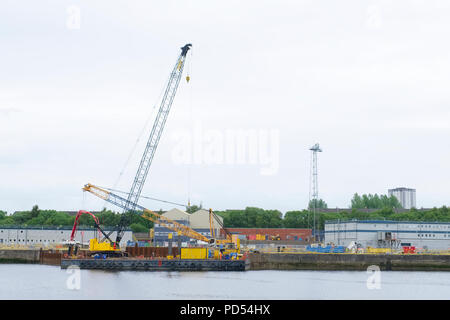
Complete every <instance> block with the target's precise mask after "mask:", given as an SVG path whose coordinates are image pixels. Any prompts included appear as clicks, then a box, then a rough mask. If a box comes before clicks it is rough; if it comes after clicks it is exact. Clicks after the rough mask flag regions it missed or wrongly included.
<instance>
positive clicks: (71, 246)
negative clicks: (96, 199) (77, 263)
mask: <svg viewBox="0 0 450 320" xmlns="http://www.w3.org/2000/svg"><path fill="white" fill-rule="evenodd" d="M83 214H88V215H90V216H91V217H92V218H93V219H94V221H95V227H96V228H97V229H98V231H99V232H101V233H102V230H101V229H100V227H99V225H100V222H99V221H98V218H97V217H96V216H95V215H93V214H92V213H90V212H88V211H85V210H80V211H78V213H77V216H76V217H75V222H74V224H73V228H72V233H71V234H70V241H69V249H68V251H67V254H68V255H69V256H70V255H71V254H72V249H73V248H74V247H75V249H74V252H73V254H74V255H76V254H77V251H78V246H76V242H75V235H76V233H77V226H78V222H79V219H80V217H81V216H82V215H83Z"/></svg>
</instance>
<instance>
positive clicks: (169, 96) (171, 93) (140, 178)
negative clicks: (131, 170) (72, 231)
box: [116, 44, 192, 244]
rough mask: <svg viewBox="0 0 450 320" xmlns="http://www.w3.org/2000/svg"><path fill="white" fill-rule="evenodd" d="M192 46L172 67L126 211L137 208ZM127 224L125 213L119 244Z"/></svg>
mask: <svg viewBox="0 0 450 320" xmlns="http://www.w3.org/2000/svg"><path fill="white" fill-rule="evenodd" d="M191 46H192V45H191V44H186V45H185V46H183V47H182V48H181V54H180V56H179V57H178V59H177V62H176V64H175V66H174V68H173V69H172V72H171V73H170V78H169V81H168V84H167V87H166V89H165V91H164V95H163V98H162V100H161V105H160V107H159V110H158V113H157V115H156V119H155V122H154V123H153V127H152V130H151V132H150V136H149V138H148V142H147V145H146V147H145V150H144V154H143V155H142V158H141V162H140V163H139V167H138V170H137V173H136V176H135V178H134V181H133V185H132V186H131V190H130V193H129V195H128V199H127V200H128V201H127V202H126V203H125V207H123V209H124V211H123V212H124V213H125V212H127V211H130V210H135V209H136V207H137V203H138V201H139V197H140V195H141V191H142V188H143V186H144V183H145V180H146V178H147V175H148V171H149V169H150V166H151V163H152V160H153V157H154V155H155V152H156V148H157V147H158V143H159V140H160V138H161V135H162V132H163V130H164V125H165V123H166V121H167V117H168V115H169V111H170V107H171V106H172V103H173V99H174V97H175V94H176V91H177V89H178V85H179V83H180V79H181V75H182V73H183V68H184V63H185V60H186V54H187V52H188V51H189V49H190V48H191ZM126 225H127V221H126V217H125V215H124V216H122V218H121V220H120V222H119V225H118V228H117V238H116V244H118V243H119V242H120V240H121V239H122V236H123V233H124V230H125V227H126Z"/></svg>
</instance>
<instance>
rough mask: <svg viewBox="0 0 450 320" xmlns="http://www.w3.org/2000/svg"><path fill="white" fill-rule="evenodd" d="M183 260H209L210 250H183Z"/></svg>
mask: <svg viewBox="0 0 450 320" xmlns="http://www.w3.org/2000/svg"><path fill="white" fill-rule="evenodd" d="M181 259H208V249H207V248H181Z"/></svg>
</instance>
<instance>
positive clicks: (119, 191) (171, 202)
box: [98, 186, 186, 207]
mask: <svg viewBox="0 0 450 320" xmlns="http://www.w3.org/2000/svg"><path fill="white" fill-rule="evenodd" d="M98 187H99V188H102V189H105V190H108V191H112V192H118V193H122V194H129V192H126V191H122V190H117V189H113V188H106V187H101V186H98ZM140 198H144V199H150V200H154V201H159V202H165V203H170V204H174V205H177V206H180V207H186V205H185V204H181V203H177V202H173V201H168V200H162V199H158V198H153V197H148V196H140ZM105 201H106V200H105Z"/></svg>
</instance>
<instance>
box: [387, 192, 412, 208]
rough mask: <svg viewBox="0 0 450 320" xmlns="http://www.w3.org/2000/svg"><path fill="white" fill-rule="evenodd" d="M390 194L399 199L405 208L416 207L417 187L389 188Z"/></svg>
mask: <svg viewBox="0 0 450 320" xmlns="http://www.w3.org/2000/svg"><path fill="white" fill-rule="evenodd" d="M388 195H389V197H390V196H394V197H396V198H397V199H398V201H399V202H400V203H401V205H402V207H403V208H404V209H411V208H415V207H416V189H409V188H395V189H389V190H388Z"/></svg>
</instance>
